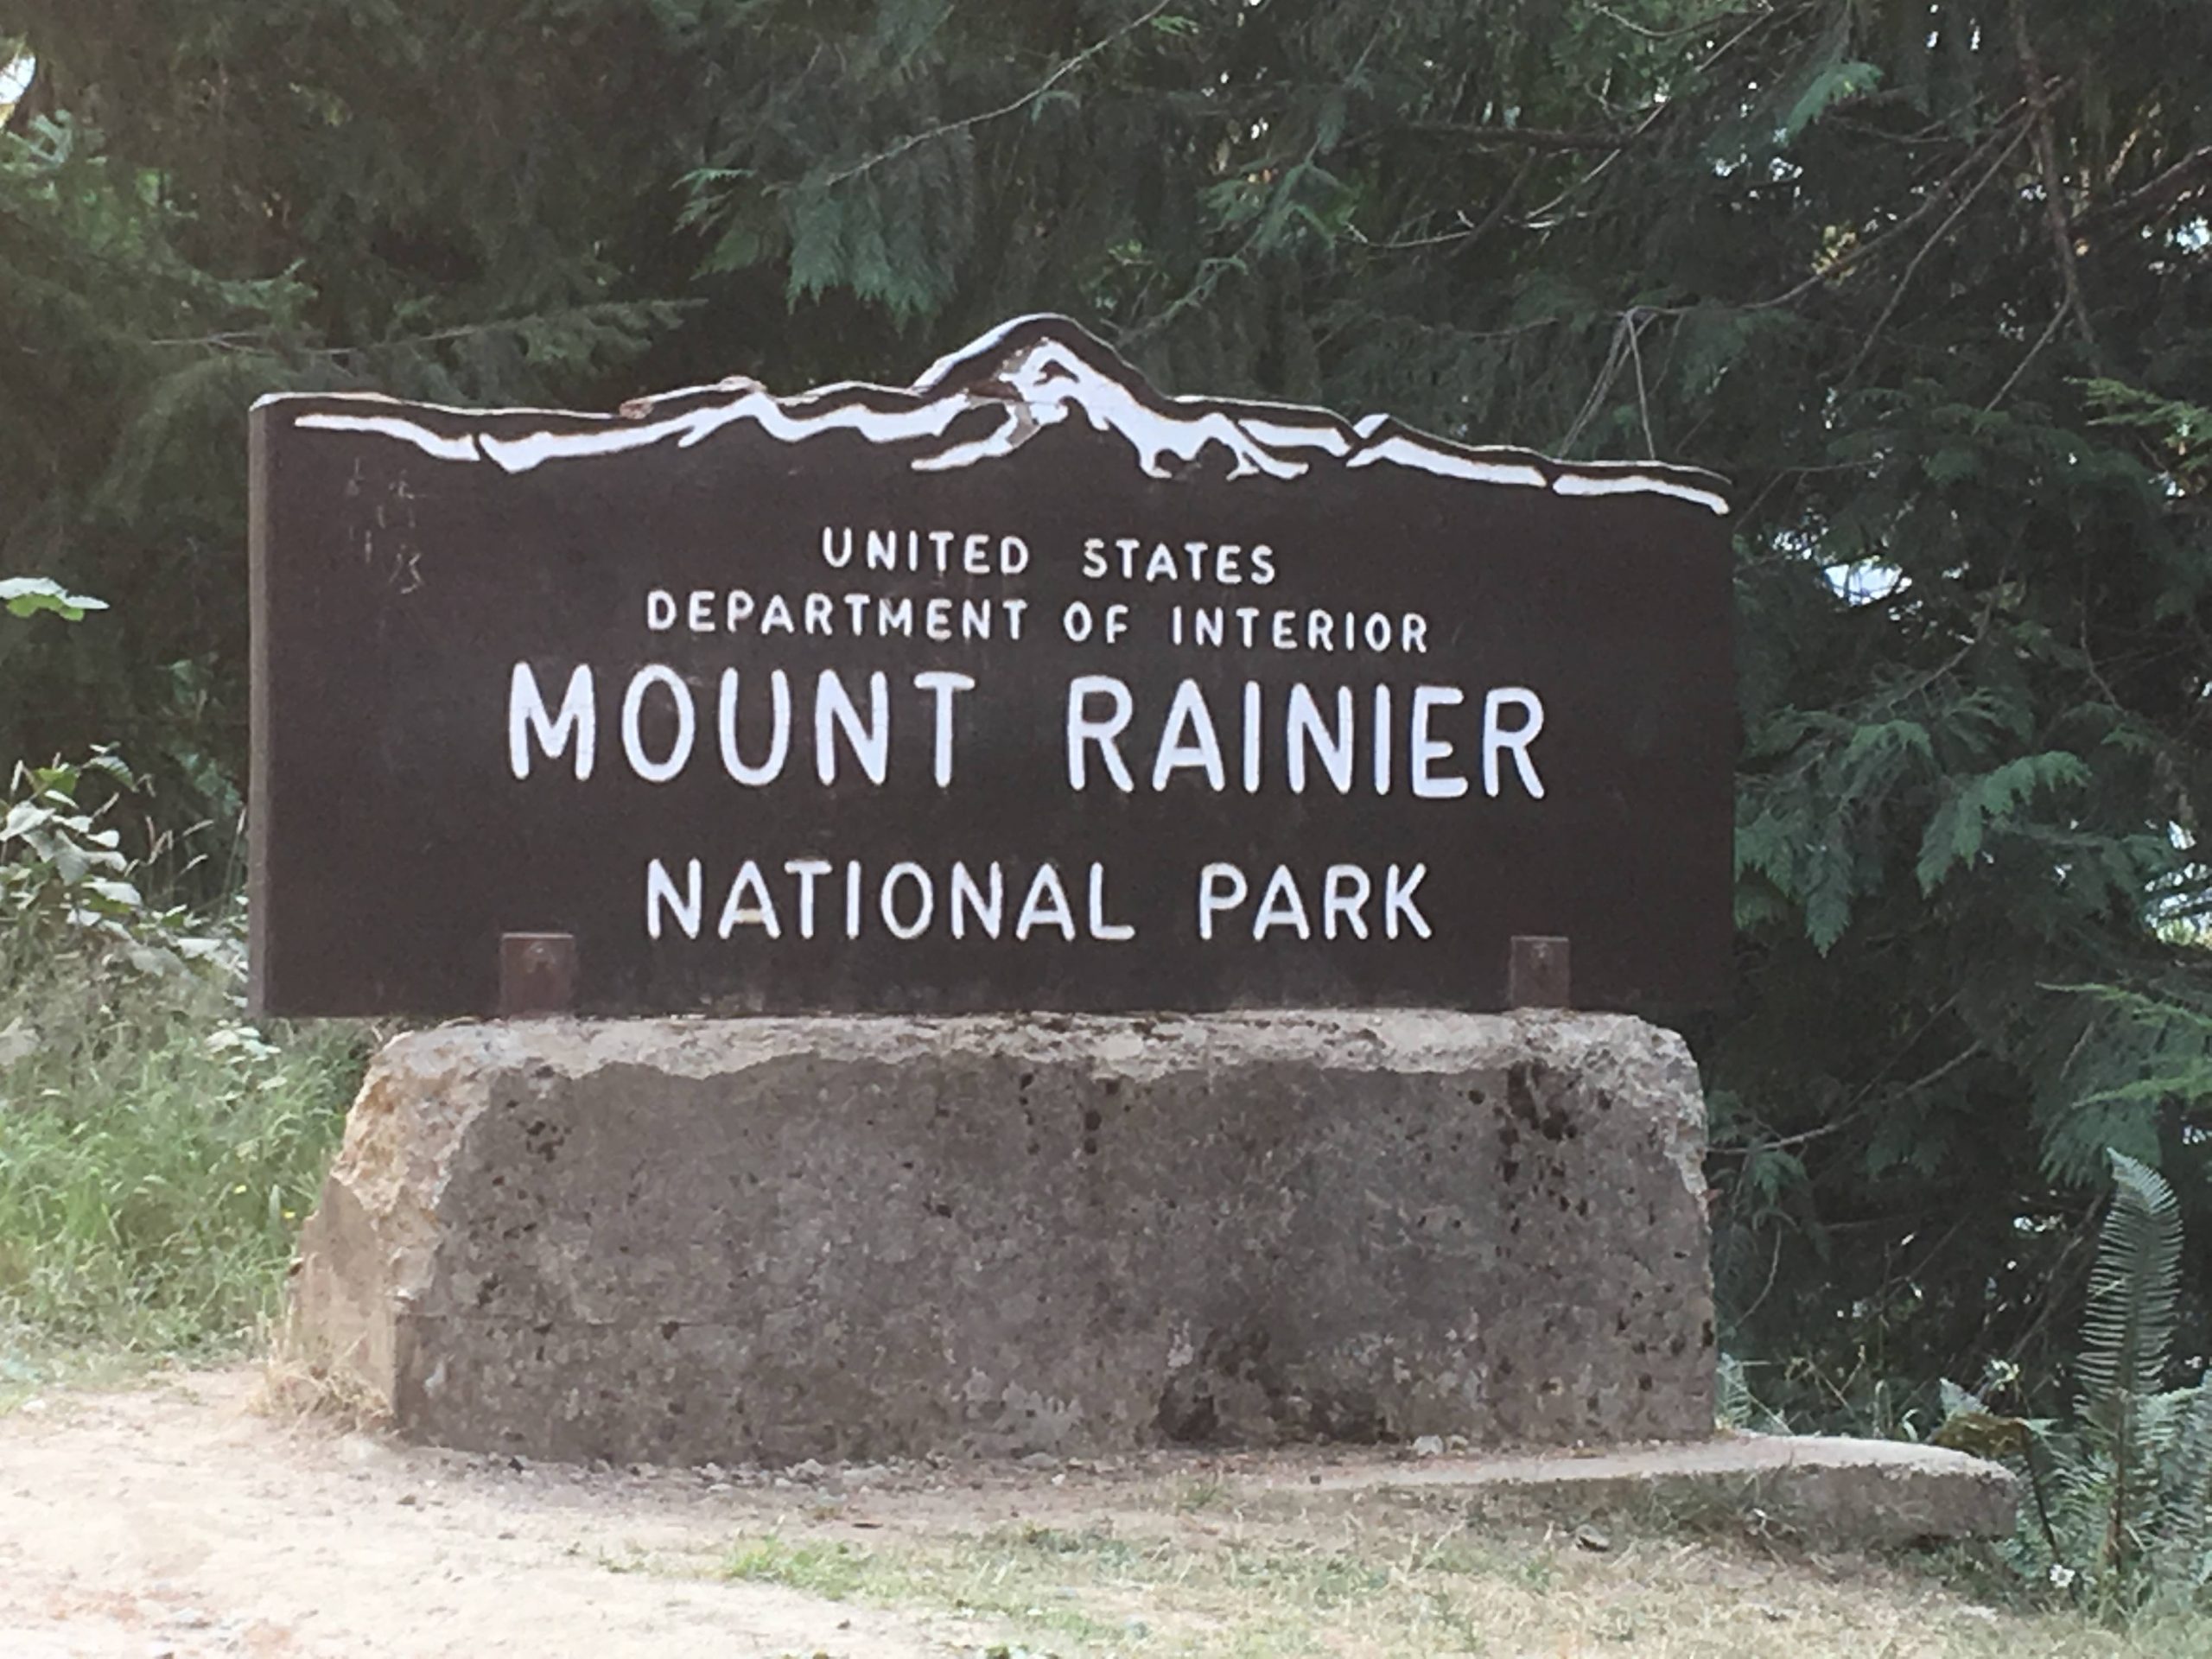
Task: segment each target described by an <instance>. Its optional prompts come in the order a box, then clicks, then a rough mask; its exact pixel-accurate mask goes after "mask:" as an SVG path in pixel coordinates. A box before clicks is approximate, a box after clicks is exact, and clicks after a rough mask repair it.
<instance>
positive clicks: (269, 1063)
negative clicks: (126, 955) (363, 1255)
mask: <svg viewBox="0 0 2212 1659" xmlns="http://www.w3.org/2000/svg"><path fill="white" fill-rule="evenodd" d="M361 1047H362V1043H361V1039H360V1036H359V1033H358V1032H357V1031H355V1030H353V1029H349V1028H343V1027H324V1028H318V1029H302V1030H299V1031H290V1032H286V1031H270V1030H260V1029H257V1028H255V1027H251V1026H250V1025H248V1024H246V1023H245V1021H244V1020H243V1017H242V1015H240V1014H239V1013H238V1010H237V1008H236V1006H235V1004H234V1002H233V1001H232V998H231V996H230V995H227V994H226V988H225V987H224V986H223V985H222V984H220V983H219V982H216V981H213V980H211V979H209V978H205V977H201V976H197V975H175V974H166V975H151V974H144V973H140V972H137V971H134V970H132V969H128V968H126V967H124V966H121V965H119V964H116V963H109V964H107V965H106V966H105V967H97V968H96V967H94V966H93V965H92V963H91V962H90V960H89V959H88V958H86V957H78V956H74V955H60V956H55V957H48V958H46V959H44V960H39V961H32V962H29V963H26V962H24V961H22V959H21V957H18V958H17V959H16V961H15V962H14V963H13V964H12V965H11V967H10V971H8V972H6V973H4V974H0V1388H6V1387H9V1386H10V1383H13V1384H15V1385H16V1386H17V1387H21V1386H23V1385H24V1384H25V1383H26V1382H27V1381H28V1380H29V1379H33V1378H35V1376H38V1375H41V1374H43V1373H48V1372H52V1371H54V1370H56V1369H57V1368H59V1369H61V1370H71V1371H81V1370H83V1369H84V1368H85V1367H86V1366H87V1365H93V1366H98V1365H100V1364H104V1363H108V1362H109V1361H110V1360H111V1359H112V1358H113V1357H115V1356H118V1355H128V1356H136V1357H163V1356H174V1357H181V1358H202V1357H213V1356H215V1355H218V1354H220V1353H223V1352H226V1351H235V1350H236V1349H237V1348H238V1346H240V1345H241V1344H242V1343H243V1342H244V1341H245V1339H246V1338H249V1337H250V1336H251V1333H252V1332H254V1331H255V1330H256V1328H257V1326H259V1325H261V1324H262V1323H263V1322H264V1321H265V1320H266V1319H268V1318H269V1316H270V1314H271V1313H273V1312H274V1311H275V1309H276V1308H277V1303H278V1299H279V1297H280V1295H281V1294H282V1288H283V1271H284V1267H285V1264H286V1262H287V1261H288V1259H289V1255H290V1252H291V1249H292V1244H293V1241H294V1238H295V1236H296V1234H297V1231H298V1228H299V1223H300V1220H301V1218H302V1217H303V1216H304V1215H305V1214H307V1213H308V1211H309V1210H310V1209H311V1208H312V1205H313V1203H314V1199H315V1192H316V1190H317V1188H318V1187H319V1185H320V1184H321V1179H322V1173H323V1170H324V1167H325V1166H326V1165H327V1162H328V1160H329V1157H330V1155H331V1153H332V1150H333V1148H334V1147H335V1145H336V1143H337V1140H338V1137H339V1135H340V1130H341V1129H342V1128H343V1126H344V1121H345V1110H346V1103H347V1102H348V1100H349V1098H350V1096H351V1095H352V1093H353V1088H354V1086H355V1084H356V1082H357V1080H358V1078H359V1071H360V1064H361Z"/></svg>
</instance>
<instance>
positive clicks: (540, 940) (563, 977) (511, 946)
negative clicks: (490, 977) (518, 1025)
mask: <svg viewBox="0 0 2212 1659" xmlns="http://www.w3.org/2000/svg"><path fill="white" fill-rule="evenodd" d="M575 1006H576V936H575V934H573V933H502V934H500V935H499V1018H500V1019H502V1020H522V1019H527V1018H529V1017H530V1016H531V1015H533V1014H569V1013H571V1012H573V1011H574V1010H575Z"/></svg>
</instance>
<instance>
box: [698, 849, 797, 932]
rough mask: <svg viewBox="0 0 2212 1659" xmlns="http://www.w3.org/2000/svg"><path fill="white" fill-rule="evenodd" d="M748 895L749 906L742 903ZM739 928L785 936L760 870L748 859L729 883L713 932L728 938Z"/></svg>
mask: <svg viewBox="0 0 2212 1659" xmlns="http://www.w3.org/2000/svg"><path fill="white" fill-rule="evenodd" d="M695 862H696V860H695ZM748 895H750V897H751V899H752V900H753V902H752V903H751V904H747V903H746V902H745V900H746V899H747V896H748ZM741 927H757V928H759V929H760V931H762V932H764V933H766V935H767V936H768V937H769V938H772V939H780V938H783V937H784V931H783V929H782V927H781V926H780V925H778V923H777V920H776V901H775V899H772V898H771V897H770V896H769V893H768V884H767V882H766V880H763V879H762V877H761V874H760V866H759V865H758V864H756V863H754V862H753V861H752V860H751V859H749V858H748V859H747V860H746V861H745V862H744V863H742V864H741V865H739V866H738V867H737V879H736V880H734V881H732V882H731V883H730V884H729V897H728V899H725V900H723V902H722V918H721V924H720V925H718V926H717V927H716V928H715V931H716V932H717V933H719V934H720V935H721V937H722V938H729V936H730V935H731V934H733V933H734V932H736V931H737V930H738V929H739V928H741Z"/></svg>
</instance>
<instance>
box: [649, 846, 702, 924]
mask: <svg viewBox="0 0 2212 1659" xmlns="http://www.w3.org/2000/svg"><path fill="white" fill-rule="evenodd" d="M700 904H701V895H700V891H699V861H698V860H697V859H696V858H695V859H693V860H692V861H690V865H689V867H688V868H687V869H686V871H685V888H684V891H683V893H677V890H676V883H675V882H673V881H671V880H669V879H668V867H667V866H666V865H664V864H663V863H662V862H661V861H660V860H658V859H657V858H656V859H652V860H649V861H647V862H646V865H645V937H646V938H649V939H657V938H660V931H661V912H662V911H663V909H667V910H671V911H673V912H675V913H676V925H677V926H678V927H680V928H682V929H683V937H684V938H687V939H696V938H698V937H699V911H700Z"/></svg>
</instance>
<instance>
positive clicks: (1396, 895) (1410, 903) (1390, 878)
mask: <svg viewBox="0 0 2212 1659" xmlns="http://www.w3.org/2000/svg"><path fill="white" fill-rule="evenodd" d="M1427 874H1428V866H1427V865H1426V864H1416V865H1414V868H1413V871H1412V873H1411V874H1408V876H1406V878H1405V879H1404V880H1399V878H1398V867H1397V866H1396V865H1395V864H1393V865H1392V866H1390V868H1389V869H1388V870H1387V871H1385V872H1384V873H1383V938H1389V939H1395V938H1397V937H1398V918H1399V917H1400V916H1401V915H1402V916H1403V917H1404V918H1405V919H1406V921H1407V923H1408V925H1410V926H1411V927H1412V928H1413V930H1414V932H1416V933H1418V934H1420V935H1421V938H1424V939H1425V938H1428V937H1429V929H1428V918H1427V917H1425V916H1423V915H1422V914H1421V912H1420V910H1419V909H1418V908H1417V907H1416V906H1414V888H1415V887H1419V886H1421V878H1422V877H1423V876H1425V875H1427Z"/></svg>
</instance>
